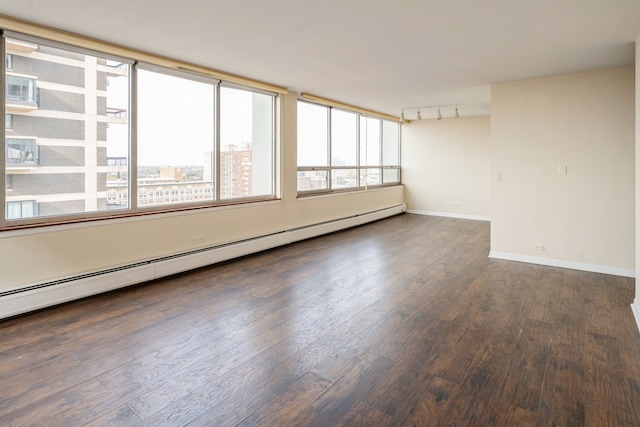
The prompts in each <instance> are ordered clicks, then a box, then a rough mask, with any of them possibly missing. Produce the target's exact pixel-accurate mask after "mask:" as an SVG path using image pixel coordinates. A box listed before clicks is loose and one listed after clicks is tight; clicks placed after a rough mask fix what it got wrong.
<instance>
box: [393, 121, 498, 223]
mask: <svg viewBox="0 0 640 427" xmlns="http://www.w3.org/2000/svg"><path fill="white" fill-rule="evenodd" d="M490 148H491V145H490V119H489V116H477V117H461V118H459V119H451V118H448V119H442V120H421V121H413V122H411V123H410V124H407V125H403V127H402V181H403V183H404V184H405V185H406V196H405V197H406V202H407V207H408V209H409V212H414V213H426V214H437V215H445V216H454V217H468V218H475V219H489V215H490V212H491V151H490Z"/></svg>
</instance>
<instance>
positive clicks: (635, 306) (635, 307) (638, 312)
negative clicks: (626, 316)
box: [631, 298, 640, 330]
mask: <svg viewBox="0 0 640 427" xmlns="http://www.w3.org/2000/svg"><path fill="white" fill-rule="evenodd" d="M631 311H632V312H633V316H634V317H635V318H636V323H637V325H638V330H640V301H638V299H637V298H636V299H635V300H633V303H632V304H631Z"/></svg>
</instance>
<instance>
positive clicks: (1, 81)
mask: <svg viewBox="0 0 640 427" xmlns="http://www.w3.org/2000/svg"><path fill="white" fill-rule="evenodd" d="M1 40H2V43H0V55H2V57H3V58H5V57H6V46H5V44H6V39H5V38H4V37H3V38H2V39H1ZM6 66H7V63H6V61H4V60H3V61H2V73H0V87H2V95H0V100H1V101H0V102H2V105H3V107H2V112H3V113H4V114H5V125H4V126H2V130H1V131H0V141H2V149H1V150H0V165H2V174H1V175H2V176H0V188H2V192H0V205H2V214H0V224H5V222H6V220H7V203H6V197H7V159H6V158H5V156H6V153H7V142H6V135H5V134H6V127H7V126H6V114H7V111H6V105H7V103H6V99H5V98H6V93H7V86H6V83H5V76H6V72H7V70H6Z"/></svg>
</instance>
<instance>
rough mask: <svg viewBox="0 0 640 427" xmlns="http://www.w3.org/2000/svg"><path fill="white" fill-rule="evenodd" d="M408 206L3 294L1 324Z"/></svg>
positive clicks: (369, 218)
mask: <svg viewBox="0 0 640 427" xmlns="http://www.w3.org/2000/svg"><path fill="white" fill-rule="evenodd" d="M405 211H406V205H404V204H402V205H398V206H393V207H390V208H386V209H381V210H377V211H373V212H368V213H364V214H360V215H354V216H351V217H347V218H341V219H336V220H332V221H327V222H323V223H319V224H314V225H310V226H306V227H300V228H295V229H291V230H286V231H282V232H278V233H274V234H270V235H266V236H261V237H256V238H252V239H247V240H241V241H238V242H233V243H227V244H223V245H218V246H213V247H209V248H202V249H197V250H194V251H189V252H186V253H182V254H177V255H171V256H167V257H161V258H157V259H152V260H147V261H144V262H138V263H135V264H131V265H126V266H121V267H117V268H111V269H107V270H102V271H97V272H93V273H88V274H82V275H78V276H74V277H69V278H64V279H59V280H54V281H49V282H43V283H38V284H33V285H27V286H23V287H20V288H18V289H12V290H8V291H4V292H0V319H3V318H8V317H12V316H16V315H19V314H23V313H27V312H29V311H34V310H38V309H41V308H45V307H50V306H53V305H57V304H61V303H64V302H68V301H72V300H75V299H79V298H84V297H88V296H91V295H96V294H99V293H103V292H107V291H111V290H114V289H118V288H123V287H126V286H130V285H134V284H138V283H143V282H146V281H149V280H154V279H159V278H161V277H166V276H170V275H172V274H177V273H182V272H184V271H188V270H193V269H195V268H199V267H204V266H207V265H212V264H216V263H219V262H222V261H227V260H230V259H234V258H238V257H241V256H245V255H250V254H253V253H257V252H261V251H264V250H267V249H272V248H276V247H279V246H284V245H287V244H290V243H294V242H297V241H301V240H305V239H309V238H312V237H317V236H321V235H323V234H328V233H332V232H335V231H339V230H344V229H347V228H350V227H355V226H358V225H362V224H366V223H368V222H373V221H377V220H379V219H383V218H387V217H390V216H394V215H398V214H400V213H403V212H405Z"/></svg>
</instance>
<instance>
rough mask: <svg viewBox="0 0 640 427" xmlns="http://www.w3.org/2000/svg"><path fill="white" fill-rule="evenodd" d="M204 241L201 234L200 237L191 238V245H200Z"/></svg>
mask: <svg viewBox="0 0 640 427" xmlns="http://www.w3.org/2000/svg"><path fill="white" fill-rule="evenodd" d="M204 241H205V238H204V234H201V235H200V236H193V237H192V238H191V243H202V242H204Z"/></svg>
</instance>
